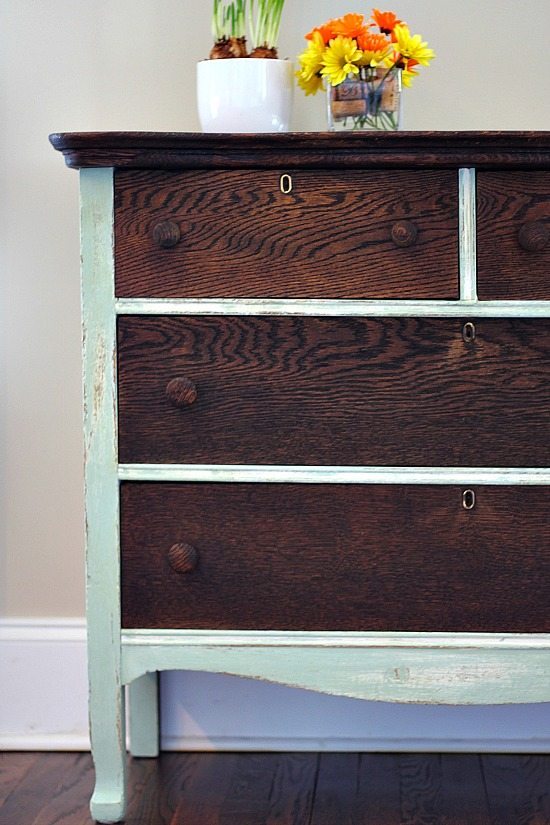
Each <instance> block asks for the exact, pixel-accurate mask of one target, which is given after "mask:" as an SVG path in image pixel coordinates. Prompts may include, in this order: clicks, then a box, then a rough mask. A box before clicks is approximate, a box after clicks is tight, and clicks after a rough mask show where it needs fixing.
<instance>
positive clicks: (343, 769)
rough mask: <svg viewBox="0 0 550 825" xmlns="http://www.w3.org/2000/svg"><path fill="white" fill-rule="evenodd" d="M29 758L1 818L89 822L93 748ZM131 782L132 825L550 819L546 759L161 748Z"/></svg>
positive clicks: (527, 824) (132, 769)
mask: <svg viewBox="0 0 550 825" xmlns="http://www.w3.org/2000/svg"><path fill="white" fill-rule="evenodd" d="M28 756H29V758H31V759H32V761H33V762H35V763H36V767H37V770H35V771H33V773H32V775H31V776H29V779H28V781H25V782H22V783H20V784H18V785H14V787H13V788H12V792H11V794H10V795H9V797H8V799H7V800H6V803H5V804H4V806H2V805H0V821H1V822H2V825H22V823H27V822H29V823H30V822H33V823H35V825H54V823H56V825H60V823H62V824H63V825H92V819H91V817H90V815H89V811H88V799H87V794H88V792H89V791H88V788H89V787H91V784H92V781H93V766H92V760H91V757H90V755H89V754H75V753H64V754H55V753H40V754H36V753H32V754H29V755H28ZM18 757H19V754H13V753H6V754H3V755H1V756H0V763H5V765H6V771H7V772H9V771H10V766H11V764H12V762H14V761H15V762H17V761H18ZM253 777H256V779H257V780H258V781H257V782H254V781H252V779H253ZM128 779H129V806H128V815H127V817H126V820H125V821H126V823H127V825H344V823H345V825H351V823H353V825H403V823H407V824H408V825H412V823H415V825H416V824H419V823H426V825H443V823H445V825H549V824H550V791H549V788H550V756H547V755H540V756H516V755H512V754H507V755H500V756H498V755H489V754H482V755H479V754H449V753H444V754H408V753H406V754H397V753H376V754H359V753H322V754H317V753H304V754H300V753H279V754H253V755H252V754H234V753H201V754H197V753H193V754H189V753H162V754H161V755H160V757H159V759H158V760H150V759H146V760H140V759H133V760H130V762H129V769H128ZM30 798H32V799H34V800H36V805H35V806H34V807H32V806H31V807H30Z"/></svg>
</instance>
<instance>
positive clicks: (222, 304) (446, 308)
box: [116, 268, 550, 318]
mask: <svg viewBox="0 0 550 825" xmlns="http://www.w3.org/2000/svg"><path fill="white" fill-rule="evenodd" d="M467 272H468V270H466V269H465V271H464V275H463V290H464V291H465V292H466V291H468V290H470V291H473V292H474V294H475V290H476V287H475V284H474V285H473V286H472V285H471V281H469V280H468V279H469V278H470V277H471V268H470V270H469V272H470V275H468V276H467ZM468 284H470V285H469V286H468ZM116 311H117V313H118V314H119V315H322V316H334V317H341V316H349V317H351V316H355V317H357V316H359V317H365V318H378V317H385V316H388V317H396V318H400V317H409V316H410V317H414V318H416V317H423V318H426V317H429V318H463V317H465V316H468V317H472V318H492V317H497V318H548V317H550V301H477V300H457V301H346V300H305V299H285V298H274V299H271V298H270V299H263V298H197V299H186V300H174V299H171V298H119V300H118V301H117V302H116Z"/></svg>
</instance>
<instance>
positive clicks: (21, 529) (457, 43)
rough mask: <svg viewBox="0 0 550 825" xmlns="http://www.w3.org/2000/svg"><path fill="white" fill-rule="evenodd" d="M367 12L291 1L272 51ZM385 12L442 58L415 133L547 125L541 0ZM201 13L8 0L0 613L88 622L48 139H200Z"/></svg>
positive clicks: (545, 21) (73, 240) (297, 122)
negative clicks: (173, 135)
mask: <svg viewBox="0 0 550 825" xmlns="http://www.w3.org/2000/svg"><path fill="white" fill-rule="evenodd" d="M390 6H392V7H393V4H390ZM368 9H370V6H363V5H362V4H357V3H356V4H352V5H349V3H348V2H347V0H316V2H315V3H313V2H297V0H287V8H286V10H285V15H284V24H283V33H282V36H281V43H280V45H281V48H280V51H281V54H282V56H289V57H293V56H295V55H296V54H297V53H298V52H299V51H301V49H302V42H303V41H302V36H303V33H304V32H305V31H307V30H309V28H311V27H312V25H314V24H315V23H320V22H322V21H323V20H324V19H326V18H328V17H332V16H336V15H338V14H342V13H345V12H346V11H359V10H368ZM395 9H396V10H397V11H398V12H400V14H401V15H402V16H403V17H405V18H406V19H408V20H409V22H410V23H411V27H412V28H414V29H415V30H417V31H420V32H421V33H422V34H423V35H424V37H425V38H426V39H427V40H428V41H429V43H430V45H432V46H433V47H434V48H435V49H436V51H437V53H438V58H437V60H436V61H435V62H434V64H433V66H432V67H431V68H430V69H429V70H425V71H424V73H423V77H422V78H421V79H419V80H418V81H417V83H416V85H415V87H414V88H413V89H411V90H409V91H407V92H406V99H405V106H404V120H405V126H406V127H407V128H410V129H421V128H426V129H516V128H525V129H545V128H546V129H549V128H550V73H549V72H548V69H547V55H548V41H547V31H548V27H549V25H550V5H549V4H548V0H530V2H529V4H527V5H524V6H521V5H520V4H518V3H517V2H515V1H514V2H512V0H490V2H489V1H487V2H483V3H479V2H478V0H461V2H460V3H442V2H440V0H415V2H413V0H400V2H399V3H398V4H396V6H395ZM209 10H210V3H200V4H199V3H196V2H193V0H163V2H162V3H158V2H153V0H111V1H110V2H106V0H88V1H87V2H76V3H75V2H74V0H72V2H69V0H56V2H53V0H40V2H35V1H34V2H33V0H6V2H4V3H3V4H1V7H0V73H1V76H2V78H3V84H2V99H1V107H2V109H1V112H0V114H1V123H2V130H1V132H0V141H2V145H1V147H0V163H1V180H0V193H1V195H0V209H1V215H0V218H1V220H0V239H1V242H0V256H1V257H0V266H1V272H2V277H1V279H0V282H1V287H0V289H1V290H2V293H3V294H2V295H1V306H2V313H3V316H2V318H1V319H0V320H1V324H0V326H1V333H0V334H1V336H2V341H1V350H0V351H1V353H2V368H3V372H4V379H3V389H4V392H3V393H2V394H1V396H2V397H1V404H2V413H1V427H2V441H1V446H0V466H1V469H2V474H1V482H0V484H1V487H0V494H1V501H0V504H1V513H0V523H1V525H2V546H1V553H0V616H1V615H4V616H10V617H15V616H23V617H51V616H57V617H63V616H79V615H82V614H83V610H84V587H83V583H84V576H83V541H82V526H83V506H82V441H81V429H80V406H81V391H80V306H79V284H78V277H79V252H78V176H77V174H76V173H75V172H74V171H68V170H65V169H64V167H63V163H62V158H61V156H60V155H58V154H56V153H55V152H54V151H53V150H52V149H51V147H50V146H49V144H48V142H47V135H48V133H49V132H52V131H71V130H74V131H85V130H98V131H101V130H112V129H125V130H126V129H128V130H135V129H144V130H158V131H162V130H174V131H186V130H196V129H197V128H198V122H197V118H196V111H195V99H194V69H195V63H196V61H197V60H199V59H201V58H203V57H204V56H205V55H206V54H207V52H208V50H209V48H210V33H209ZM524 10H525V13H524ZM323 103H324V101H323V99H322V98H321V97H320V96H319V97H318V98H315V99H311V98H307V99H306V98H305V97H303V96H302V94H301V92H297V95H296V106H295V117H294V128H295V129H298V130H302V129H323V128H324V108H323ZM219 684H221V683H219ZM223 690H224V689H223V686H222V687H220V691H221V693H220V695H223ZM285 695H286V696H287V699H286V700H285V701H288V702H289V703H292V702H293V701H294V700H293V698H292V693H290V692H288V693H286V694H285ZM258 701H262V699H261V697H258ZM409 712H410V711H409ZM518 718H519V717H518Z"/></svg>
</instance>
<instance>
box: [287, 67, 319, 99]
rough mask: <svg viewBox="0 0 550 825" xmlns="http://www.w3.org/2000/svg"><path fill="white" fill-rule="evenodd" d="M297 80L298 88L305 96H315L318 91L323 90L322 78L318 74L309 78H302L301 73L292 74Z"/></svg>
mask: <svg viewBox="0 0 550 825" xmlns="http://www.w3.org/2000/svg"><path fill="white" fill-rule="evenodd" d="M294 74H295V75H296V77H297V79H298V86H299V87H300V88H301V89H303V90H304V92H305V93H306V95H315V94H317V92H318V91H319V89H322V88H323V78H322V77H321V75H320V74H314V75H312V76H311V77H309V78H306V77H304V74H303V72H302V71H298V72H295V73H294Z"/></svg>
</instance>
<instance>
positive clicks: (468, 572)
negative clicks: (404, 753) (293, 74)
mask: <svg viewBox="0 0 550 825" xmlns="http://www.w3.org/2000/svg"><path fill="white" fill-rule="evenodd" d="M51 141H52V143H53V145H54V146H55V148H56V149H59V150H61V151H62V152H63V153H64V155H65V158H66V161H67V163H68V165H69V166H71V167H74V168H78V169H80V170H81V193H82V294H83V317H84V385H85V450H86V508H87V524H86V527H87V548H88V621H89V669H90V683H91V687H90V711H91V714H90V715H91V728H92V743H93V751H94V759H95V764H96V775H97V783H96V789H95V792H94V796H93V799H92V812H93V815H94V816H95V817H96V818H97V819H98V820H99V821H101V822H113V821H117V820H119V819H121V818H122V817H123V815H124V797H125V790H124V761H125V758H124V757H125V732H124V686H125V685H130V683H131V690H130V703H131V708H130V711H131V713H130V719H131V728H132V730H131V741H132V751H133V753H135V754H136V755H154V754H156V753H157V751H158V715H157V682H156V679H157V673H158V671H161V670H167V669H189V670H202V671H219V672H224V673H232V674H237V675H242V676H250V677H256V678H262V679H266V680H270V681H273V682H280V683H284V684H288V685H296V686H301V687H304V688H309V689H312V690H317V691H324V692H327V693H332V694H339V695H344V696H353V697H362V698H365V699H371V700H372V699H374V700H384V701H397V702H436V703H504V702H541V701H550V610H549V602H550V469H549V468H550V133H542V134H540V133H539V134H524V133H474V132H467V133H445V132H442V133H406V132H402V133H394V134H370V135H361V134H349V135H348V134H345V133H339V134H298V133H297V134H289V135H277V136H270V135H267V136H266V135H261V136H255V135H247V136H237V135H194V134H153V133H150V134H149V133H145V134H143V133H112V134H62V135H53V136H52V137H51Z"/></svg>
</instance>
